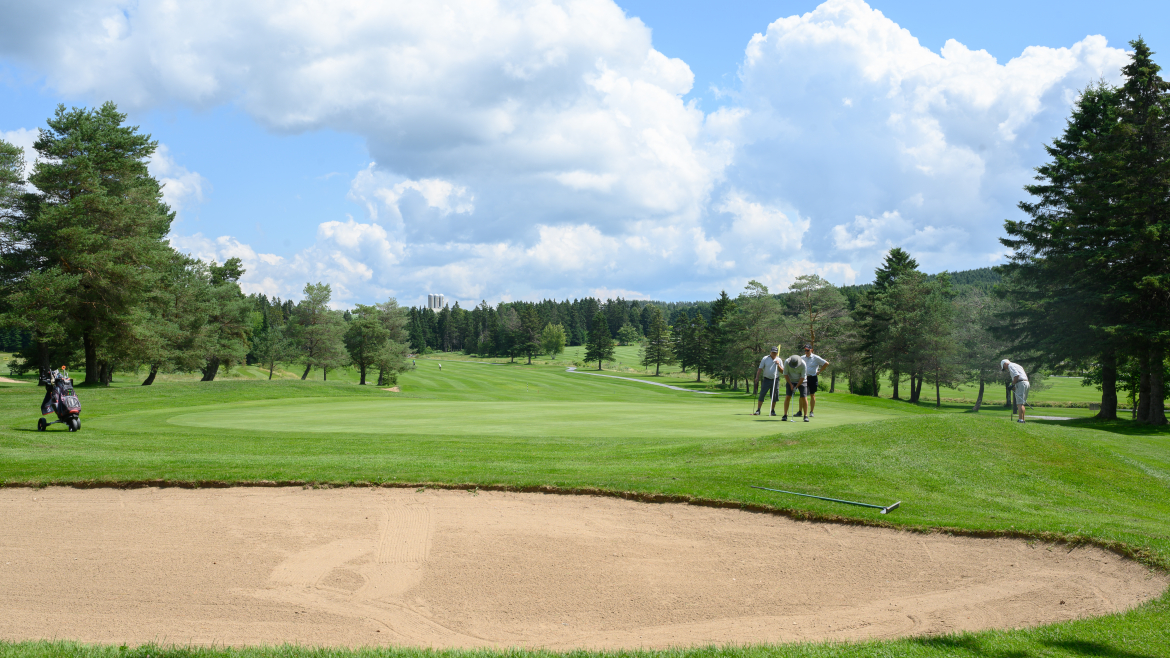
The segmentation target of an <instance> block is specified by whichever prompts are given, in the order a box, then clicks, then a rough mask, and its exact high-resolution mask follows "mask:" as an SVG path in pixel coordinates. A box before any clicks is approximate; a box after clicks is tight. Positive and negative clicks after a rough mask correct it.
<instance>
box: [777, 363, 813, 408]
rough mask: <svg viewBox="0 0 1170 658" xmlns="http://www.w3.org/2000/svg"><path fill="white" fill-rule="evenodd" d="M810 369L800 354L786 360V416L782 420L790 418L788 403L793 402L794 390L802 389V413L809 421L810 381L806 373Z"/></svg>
mask: <svg viewBox="0 0 1170 658" xmlns="http://www.w3.org/2000/svg"><path fill="white" fill-rule="evenodd" d="M807 371H808V369H807V368H805V365H804V359H802V358H800V357H799V356H798V355H796V354H793V355H792V356H790V357H788V359H787V360H786V361H784V417H783V418H781V419H780V420H788V404H789V403H790V402H792V391H793V390H797V391H800V412H801V413H800V415H803V416H804V422H806V423H807V422H808V416H807V415H806V414H807V412H808V400H807V399H806V398H807V397H808V381H807V378H806V377H805V375H806V374H807Z"/></svg>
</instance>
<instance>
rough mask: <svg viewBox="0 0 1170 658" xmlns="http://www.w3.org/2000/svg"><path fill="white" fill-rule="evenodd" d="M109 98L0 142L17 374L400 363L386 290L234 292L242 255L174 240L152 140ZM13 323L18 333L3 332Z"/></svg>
mask: <svg viewBox="0 0 1170 658" xmlns="http://www.w3.org/2000/svg"><path fill="white" fill-rule="evenodd" d="M125 119H126V116H125V115H124V114H122V113H121V112H118V110H117V108H116V107H115V106H114V104H113V103H106V104H104V105H102V106H101V107H100V108H96V109H85V108H72V109H68V110H67V109H65V107H64V106H58V108H57V110H56V112H55V114H54V116H52V117H51V118H49V120H48V121H47V127H46V128H42V129H41V131H40V134H39V137H38V139H37V140H36V142H35V143H34V144H33V149H34V150H35V152H36V161H35V164H33V166H32V167H31V171H28V173H27V176H26V169H28V167H27V163H26V162H25V159H24V152H23V150H22V149H20V148H19V147H16V146H14V145H12V144H10V143H8V142H5V141H3V140H0V327H3V328H4V329H3V332H0V333H2V336H3V338H4V339H5V341H6V344H5V347H6V348H14V349H13V351H14V353H15V354H14V359H13V361H12V363H11V364H10V365H9V367H10V368H11V369H12V370H13V371H15V372H28V371H36V370H40V371H41V372H42V373H43V372H46V371H48V370H51V369H53V368H55V367H56V366H58V365H61V364H74V365H76V364H78V363H81V364H83V368H84V371H85V381H84V383H85V384H89V385H104V384H108V383H110V382H111V381H112V378H113V374H114V372H115V370H117V371H126V370H131V371H138V370H142V369H145V371H146V373H147V375H146V379H145V381H144V382H143V384H146V385H149V384H151V383H153V382H154V380H155V377H156V376H157V375H158V374H159V373H160V372H199V373H201V374H202V379H203V380H204V381H210V380H213V379H215V377H216V375H217V374H218V373H219V372H220V369H221V368H225V367H226V368H231V367H233V366H234V365H237V364H243V363H264V364H265V365H266V366H267V367H268V369H269V376H270V377H271V376H272V373H273V370H274V368H275V364H276V362H277V361H292V362H297V363H300V364H302V365H304V367H305V370H304V373H303V375H302V379H304V378H305V377H307V376H308V374H309V372H310V371H311V370H312V369H313V368H320V369H322V371H323V374H324V375H325V376H326V377H327V376H328V369H329V368H334V367H338V366H341V365H345V364H349V363H352V364H354V365H355V366H356V367H357V368H358V370H359V371H360V373H361V377H362V383H363V384H364V383H365V378H366V373H367V371H377V372H378V379H379V382H382V383H384V382H387V381H391V382H392V381H394V379H395V378H396V377H397V374H398V373H399V372H401V371H402V370H403V369H405V368H406V359H405V354H406V351H407V349H406V340H407V338H406V333H405V329H404V328H405V325H406V313H405V312H404V310H403V309H400V308H398V305H397V303H396V302H395V301H394V300H393V299H391V300H388V301H387V302H384V303H382V304H377V305H374V306H362V305H359V306H358V307H357V308H355V309H353V310H351V311H346V312H340V311H336V310H332V309H330V308H329V301H330V289H329V286H328V285H323V284H309V285H306V287H305V298H304V299H303V300H302V301H300V302H298V303H296V304H292V303H291V302H280V301H279V300H276V303H272V302H270V301H269V300H268V299H267V298H265V297H264V296H256V295H253V296H251V297H248V296H245V295H244V294H243V293H242V291H241V290H240V286H239V280H240V277H241V276H242V275H243V274H244V270H243V269H242V267H241V262H240V260H239V259H235V258H233V259H229V260H228V261H227V262H225V263H223V264H222V265H221V264H217V263H214V262H212V263H204V262H202V261H200V260H197V259H194V258H191V257H189V256H187V255H185V254H182V253H180V252H178V251H176V250H175V249H173V248H172V247H171V246H170V244H169V242H168V240H167V235H168V234H169V233H170V228H171V223H172V221H173V220H174V216H175V214H174V212H173V211H172V210H171V209H170V208H169V207H168V206H167V205H166V204H165V203H164V202H163V198H162V187H161V185H160V184H159V182H158V181H157V180H156V179H155V178H154V177H153V176H151V175H150V173H149V171H148V169H147V165H148V163H149V161H150V158H151V156H152V155H153V154H154V153H155V151H156V149H157V147H158V143H157V142H155V141H153V140H151V138H150V135H144V134H142V133H140V132H139V130H138V127H137V126H127V125H125ZM14 332H15V333H14Z"/></svg>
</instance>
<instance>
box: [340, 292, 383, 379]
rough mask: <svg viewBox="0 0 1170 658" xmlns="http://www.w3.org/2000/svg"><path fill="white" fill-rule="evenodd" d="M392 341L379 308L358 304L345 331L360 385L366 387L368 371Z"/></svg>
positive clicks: (348, 348)
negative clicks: (389, 341)
mask: <svg viewBox="0 0 1170 658" xmlns="http://www.w3.org/2000/svg"><path fill="white" fill-rule="evenodd" d="M389 339H390V332H389V331H388V330H387V329H386V326H385V324H383V322H382V312H381V310H380V309H378V307H377V306H366V305H365V304H358V305H357V306H356V307H355V308H354V310H353V313H352V318H351V320H350V321H349V323H348V326H347V327H346V330H345V349H346V350H347V351H348V352H349V358H350V361H351V362H352V363H353V364H354V365H355V366H357V368H358V384H359V385H361V386H365V385H366V370H367V369H369V368H370V367H372V366H373V365H374V363H375V362H376V361H377V356H378V353H379V352H380V351H381V350H382V348H383V347H384V346H385V345H386V341H388V340H389Z"/></svg>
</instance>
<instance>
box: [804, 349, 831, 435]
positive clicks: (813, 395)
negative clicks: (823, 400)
mask: <svg viewBox="0 0 1170 658" xmlns="http://www.w3.org/2000/svg"><path fill="white" fill-rule="evenodd" d="M802 359H803V361H804V368H805V374H806V375H807V381H808V417H809V418H812V417H813V412H814V411H816V410H817V377H818V376H819V375H820V374H821V371H822V370H824V369H825V367H826V366H828V365H829V362H828V361H826V360H824V359H823V358H821V357H820V355H818V354H813V351H812V345H809V344H808V343H805V344H804V356H803V357H802ZM796 415H797V416H799V415H800V412H799V411H798V412H796Z"/></svg>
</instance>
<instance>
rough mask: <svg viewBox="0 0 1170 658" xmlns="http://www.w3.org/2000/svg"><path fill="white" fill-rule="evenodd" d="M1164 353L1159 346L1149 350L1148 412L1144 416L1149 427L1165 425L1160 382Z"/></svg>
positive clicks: (1164, 398) (1163, 396)
mask: <svg viewBox="0 0 1170 658" xmlns="http://www.w3.org/2000/svg"><path fill="white" fill-rule="evenodd" d="M1165 361H1166V352H1165V348H1163V347H1162V346H1161V345H1156V346H1154V347H1153V348H1151V349H1150V359H1149V363H1150V376H1149V382H1150V385H1149V398H1150V403H1149V411H1148V412H1147V414H1146V422H1147V423H1149V424H1151V425H1165V424H1166V405H1165V400H1166V396H1165V382H1164V381H1162V374H1163V370H1164V369H1165V365H1164V363H1165Z"/></svg>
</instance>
